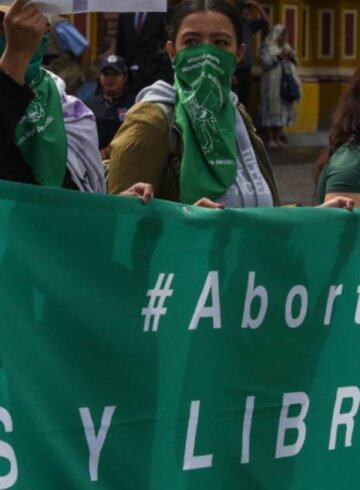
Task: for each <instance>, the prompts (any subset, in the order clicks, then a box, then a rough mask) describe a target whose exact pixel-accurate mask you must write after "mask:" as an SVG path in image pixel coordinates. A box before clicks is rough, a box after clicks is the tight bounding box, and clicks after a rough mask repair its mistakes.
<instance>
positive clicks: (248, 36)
mask: <svg viewBox="0 0 360 490" xmlns="http://www.w3.org/2000/svg"><path fill="white" fill-rule="evenodd" d="M237 8H238V10H239V12H240V15H241V16H242V19H243V43H244V44H245V45H246V52H245V56H244V58H243V59H242V60H241V61H240V63H239V64H238V66H237V69H236V73H235V79H236V80H235V87H234V89H235V92H236V93H237V96H238V97H239V101H240V102H241V103H242V104H243V105H244V106H245V108H246V109H247V110H248V109H249V104H250V93H251V77H252V66H253V64H254V53H253V36H254V35H255V34H256V33H257V32H259V31H261V30H263V29H264V30H268V29H269V17H268V15H267V13H266V12H265V10H264V9H263V8H262V6H261V5H260V4H259V3H258V2H257V1H256V0H245V1H244V0H238V2H237ZM254 14H255V16H257V18H252V16H253V15H254Z"/></svg>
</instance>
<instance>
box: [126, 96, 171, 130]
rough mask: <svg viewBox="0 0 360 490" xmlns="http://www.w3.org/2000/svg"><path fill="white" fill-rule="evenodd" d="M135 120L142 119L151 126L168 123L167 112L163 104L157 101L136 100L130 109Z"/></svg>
mask: <svg viewBox="0 0 360 490" xmlns="http://www.w3.org/2000/svg"><path fill="white" fill-rule="evenodd" d="M128 116H131V118H132V119H133V120H137V121H141V122H143V123H146V124H148V125H151V126H156V125H158V124H161V125H163V124H164V123H167V118H166V114H165V113H164V110H163V109H162V107H161V105H160V104H158V103H156V102H147V101H140V102H136V103H135V104H134V105H133V106H132V107H131V108H130V109H129V111H128Z"/></svg>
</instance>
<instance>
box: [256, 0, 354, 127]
mask: <svg viewBox="0 0 360 490" xmlns="http://www.w3.org/2000/svg"><path fill="white" fill-rule="evenodd" d="M262 5H263V6H264V7H265V9H266V10H267V12H268V14H269V17H270V19H271V22H272V23H273V24H276V23H281V24H284V25H285V26H286V27H287V31H288V37H289V42H290V44H291V45H292V46H293V47H294V49H295V50H296V52H297V53H298V56H299V60H300V67H299V72H300V75H301V79H302V88H303V98H302V101H301V102H300V104H299V107H298V115H299V117H298V119H297V122H296V124H295V126H294V127H293V128H291V129H290V131H297V132H298V131H315V130H316V129H324V128H327V127H328V126H329V123H330V119H331V114H332V112H333V110H334V108H335V106H336V104H337V101H338V99H339V96H340V94H341V92H342V91H343V89H344V87H345V86H346V84H347V82H348V81H349V79H350V77H351V76H352V74H353V73H354V70H355V69H356V68H357V66H358V65H359V56H360V37H359V35H358V34H359V32H360V31H359V28H360V2H359V0H265V1H264V2H262ZM255 42H256V44H257V48H259V45H260V42H261V39H260V36H259V38H258V39H257V40H256V41H255ZM259 71H260V67H257V73H258V74H259ZM255 93H256V91H255ZM252 102H253V107H254V105H255V104H256V103H257V100H253V101H252Z"/></svg>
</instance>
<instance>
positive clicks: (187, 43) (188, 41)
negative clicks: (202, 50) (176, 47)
mask: <svg viewBox="0 0 360 490" xmlns="http://www.w3.org/2000/svg"><path fill="white" fill-rule="evenodd" d="M184 44H185V46H195V45H196V44H199V41H198V39H197V38H196V37H187V38H185V39H184Z"/></svg>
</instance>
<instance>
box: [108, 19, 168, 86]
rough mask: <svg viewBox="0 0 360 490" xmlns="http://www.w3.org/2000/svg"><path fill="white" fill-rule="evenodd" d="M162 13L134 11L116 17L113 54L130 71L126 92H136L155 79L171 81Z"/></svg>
mask: <svg viewBox="0 0 360 490" xmlns="http://www.w3.org/2000/svg"><path fill="white" fill-rule="evenodd" d="M165 19H166V14H165V13H157V12H135V13H122V14H120V15H119V19H118V28H117V44H116V54H117V55H119V56H122V57H123V58H124V59H125V61H126V63H127V67H128V71H129V90H130V91H131V92H132V93H133V94H135V95H137V93H138V92H139V91H140V90H141V89H142V88H144V87H146V86H147V85H151V84H152V83H154V82H155V81H156V80H165V81H167V82H170V81H171V80H172V70H171V63H170V60H169V58H168V57H167V54H166V51H165V42H166V32H165Z"/></svg>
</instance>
